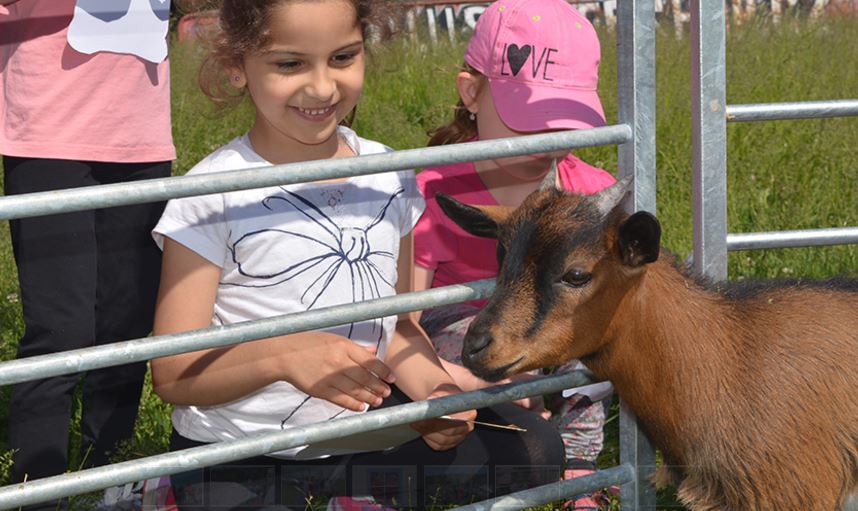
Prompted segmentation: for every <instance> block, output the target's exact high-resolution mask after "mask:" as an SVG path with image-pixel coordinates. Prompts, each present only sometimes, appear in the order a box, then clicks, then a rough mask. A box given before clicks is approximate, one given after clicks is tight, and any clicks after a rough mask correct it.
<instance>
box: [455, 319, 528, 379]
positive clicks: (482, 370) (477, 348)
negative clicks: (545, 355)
mask: <svg viewBox="0 0 858 511" xmlns="http://www.w3.org/2000/svg"><path fill="white" fill-rule="evenodd" d="M493 342H494V338H493V337H492V335H491V333H490V332H489V330H488V329H487V328H483V327H481V326H480V323H478V322H477V321H474V322H473V323H471V326H470V327H469V328H468V333H467V334H466V335H465V339H464V342H463V344H462V363H463V364H464V365H465V367H467V368H468V369H469V370H470V371H471V372H472V373H474V375H475V376H477V377H479V378H482V379H483V380H486V381H498V380H501V379H503V378H505V377H506V376H508V372H509V370H510V369H511V368H512V366H514V365H516V364H517V363H518V362H520V361H521V358H519V359H518V360H515V361H513V362H512V363H511V364H506V365H504V366H501V367H491V366H490V365H489V364H490V361H489V360H488V358H489V351H490V350H489V347H490V346H491V345H492V343H493Z"/></svg>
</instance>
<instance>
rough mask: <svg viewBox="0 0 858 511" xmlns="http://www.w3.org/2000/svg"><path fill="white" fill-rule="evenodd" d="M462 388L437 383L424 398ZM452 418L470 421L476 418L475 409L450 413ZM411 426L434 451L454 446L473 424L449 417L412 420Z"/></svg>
mask: <svg viewBox="0 0 858 511" xmlns="http://www.w3.org/2000/svg"><path fill="white" fill-rule="evenodd" d="M461 392H462V389H460V388H459V387H457V386H456V385H453V384H449V383H448V384H443V385H439V386H438V387H437V388H436V389H435V390H434V391H433V392H432V393H431V394H429V396H428V397H427V398H426V399H434V398H436V397H443V396H449V395H452V394H459V393H461ZM450 417H452V418H454V419H461V420H462V421H472V420H476V418H477V411H476V410H465V411H463V412H459V413H456V414H451V415H450ZM411 427H412V428H414V429H416V430H417V431H419V432H420V434H421V435H423V441H424V442H426V444H427V445H428V446H429V447H431V448H432V449H434V450H436V451H446V450H448V449H452V448H453V447H456V446H457V445H459V444H460V443H462V441H463V440H464V439H465V437H466V436H468V433H470V432H471V431H473V430H474V425H473V424H472V423H470V422H460V421H456V420H449V419H427V420H424V421H420V422H414V423H412V424H411Z"/></svg>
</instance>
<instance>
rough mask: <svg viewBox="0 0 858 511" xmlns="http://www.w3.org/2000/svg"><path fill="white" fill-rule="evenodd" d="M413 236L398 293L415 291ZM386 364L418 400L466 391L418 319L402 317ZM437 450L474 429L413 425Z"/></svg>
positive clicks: (470, 414)
mask: <svg viewBox="0 0 858 511" xmlns="http://www.w3.org/2000/svg"><path fill="white" fill-rule="evenodd" d="M411 241H412V240H411V236H410V235H409V236H406V237H405V238H403V239H402V242H401V244H400V251H399V260H398V263H397V264H398V269H399V276H400V277H399V280H398V281H397V293H405V292H408V291H410V290H411V289H410V288H411V285H410V283H411V278H410V275H411V273H412V271H411V268H412V261H413V256H412V254H411ZM385 362H386V363H387V365H388V366H389V367H390V368H391V370H392V371H393V372H394V373H395V374H396V375H397V383H396V385H397V386H398V387H399V388H400V389H401V390H402V391H403V392H404V393H405V394H406V395H407V396H408V397H410V398H411V399H413V400H415V401H419V400H423V399H432V398H436V397H442V396H447V395H450V394H458V393H460V392H462V389H461V388H459V386H458V385H456V384H455V382H454V381H453V378H452V377H451V376H450V375H449V374H447V371H445V370H444V367H443V366H442V365H441V361H440V359H439V358H438V356H437V354H436V353H435V349H434V348H433V347H432V344H431V343H430V342H429V339H428V338H427V337H426V333H425V332H424V331H423V329H422V328H420V326H419V325H418V324H417V321H416V319H415V316H414V315H413V314H411V315H401V316H400V318H399V320H398V321H397V323H396V331H395V333H394V335H393V339H392V340H391V342H390V345H389V346H388V348H387V354H386V356H385ZM451 417H454V418H457V419H462V420H463V421H468V420H474V419H476V417H477V412H476V410H465V411H463V412H459V413H456V414H452V415H451ZM412 427H414V428H415V429H416V430H418V431H419V432H420V433H421V434H422V435H423V439H424V440H425V441H426V443H427V444H428V445H429V446H430V447H431V448H433V449H435V450H439V451H443V450H447V449H450V448H453V447H455V446H456V445H458V444H459V443H461V442H462V440H464V439H465V437H466V436H467V435H468V433H470V432H471V431H472V430H473V429H474V428H473V424H471V423H469V422H454V421H449V420H443V419H430V420H425V421H420V422H416V423H414V424H412Z"/></svg>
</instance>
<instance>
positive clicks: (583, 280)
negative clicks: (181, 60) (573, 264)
mask: <svg viewBox="0 0 858 511" xmlns="http://www.w3.org/2000/svg"><path fill="white" fill-rule="evenodd" d="M592 278H593V275H592V274H591V273H587V272H585V271H582V270H579V269H577V268H572V269H571V270H569V271H567V272H566V274H565V275H563V277H561V278H560V282H562V283H563V284H566V285H567V286H571V287H582V286H585V285H587V283H588V282H590V279H592Z"/></svg>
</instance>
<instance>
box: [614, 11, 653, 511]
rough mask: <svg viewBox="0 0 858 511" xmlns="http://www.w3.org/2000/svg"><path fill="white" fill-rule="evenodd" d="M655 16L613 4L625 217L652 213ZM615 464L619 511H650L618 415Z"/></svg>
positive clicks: (636, 445)
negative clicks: (628, 472) (624, 477)
mask: <svg viewBox="0 0 858 511" xmlns="http://www.w3.org/2000/svg"><path fill="white" fill-rule="evenodd" d="M655 28H656V26H655V11H654V10H653V8H652V2H649V3H648V2H646V1H641V0H638V1H624V2H617V107H618V116H619V122H621V123H623V124H628V125H629V126H631V127H632V134H633V137H632V140H631V141H629V142H626V143H625V144H621V145H620V146H618V148H617V158H618V163H619V174H620V176H627V175H630V174H631V175H634V190H633V192H632V196H631V197H630V198H628V199H626V201H627V202H626V203H625V207H626V209H627V210H628V211H641V210H645V211H649V212H651V213H653V214H654V213H655V212H656V189H655V188H656V170H655V159H656V150H655V115H656V112H655ZM620 415H621V420H620V438H621V440H623V442H621V445H620V461H621V463H623V464H624V465H627V466H630V467H635V468H634V473H635V476H634V477H632V478H631V479H629V481H627V482H626V483H625V484H623V485H622V486H621V487H620V501H621V505H622V509H623V510H625V511H630V510H632V511H637V510H640V509H649V508H654V507H655V489H654V488H653V486H652V483H651V482H650V481H649V480H647V479H645V478H644V477H643V476H642V475H641V474H642V473H641V471H640V469H639V467H641V466H650V465H654V464H655V449H653V448H652V447H649V449H648V450H647V448H646V447H647V446H649V442H648V441H647V439H646V436H645V435H644V433H643V431H641V429H640V428H639V427H638V425H637V419H636V418H635V416H634V414H633V413H632V412H631V410H629V409H628V408H627V407H625V406H623V407H621V409H620Z"/></svg>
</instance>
